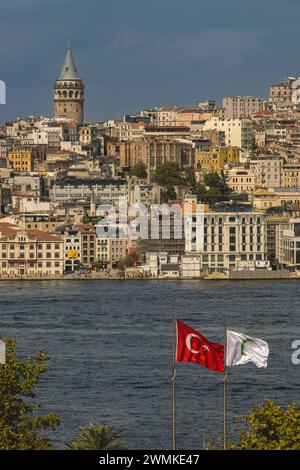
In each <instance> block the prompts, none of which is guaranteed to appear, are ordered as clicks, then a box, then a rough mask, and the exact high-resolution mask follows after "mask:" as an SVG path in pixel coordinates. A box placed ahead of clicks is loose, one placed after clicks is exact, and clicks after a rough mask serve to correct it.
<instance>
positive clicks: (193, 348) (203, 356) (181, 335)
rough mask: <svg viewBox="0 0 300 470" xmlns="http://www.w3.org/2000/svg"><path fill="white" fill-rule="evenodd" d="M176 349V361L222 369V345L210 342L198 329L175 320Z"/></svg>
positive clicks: (220, 370)
mask: <svg viewBox="0 0 300 470" xmlns="http://www.w3.org/2000/svg"><path fill="white" fill-rule="evenodd" d="M176 327H177V350H176V362H195V363H196V364H199V365H200V366H204V367H206V368H207V369H210V370H215V371H217V372H223V371H224V346H223V345H222V344H219V343H211V342H210V341H209V340H208V339H206V338H205V336H203V335H201V333H198V331H196V330H194V329H193V328H190V327H189V326H188V325H186V324H185V323H183V322H182V321H180V320H176Z"/></svg>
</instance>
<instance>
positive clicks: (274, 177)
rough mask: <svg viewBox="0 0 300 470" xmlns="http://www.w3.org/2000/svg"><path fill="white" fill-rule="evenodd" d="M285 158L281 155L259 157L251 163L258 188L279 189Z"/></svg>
mask: <svg viewBox="0 0 300 470" xmlns="http://www.w3.org/2000/svg"><path fill="white" fill-rule="evenodd" d="M284 163H285V158H284V157H282V156H280V155H258V156H257V157H256V158H255V159H251V161H250V169H251V170H253V171H254V173H255V182H256V186H257V187H258V188H278V187H280V186H281V184H282V169H283V165H284Z"/></svg>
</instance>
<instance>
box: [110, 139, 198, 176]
mask: <svg viewBox="0 0 300 470" xmlns="http://www.w3.org/2000/svg"><path fill="white" fill-rule="evenodd" d="M118 151H119V161H120V167H121V168H126V167H127V168H128V167H132V166H135V165H136V164H137V163H140V162H143V163H144V164H145V165H146V167H147V168H148V171H149V172H150V174H151V173H153V172H154V171H155V170H156V168H157V166H159V165H163V164H164V163H176V164H178V165H179V166H180V167H181V168H185V167H190V166H193V164H194V146H193V144H192V142H188V141H180V140H179V141H176V140H159V139H158V140H155V139H153V140H140V141H135V142H121V143H120V144H119V146H118Z"/></svg>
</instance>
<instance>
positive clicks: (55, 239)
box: [0, 224, 63, 277]
mask: <svg viewBox="0 0 300 470" xmlns="http://www.w3.org/2000/svg"><path fill="white" fill-rule="evenodd" d="M0 248H1V250H0V275H1V276H3V277H14V276H56V275H62V274H63V240H62V237H60V236H58V235H54V234H50V233H46V232H41V231H38V230H15V229H10V228H7V227H3V226H1V224H0Z"/></svg>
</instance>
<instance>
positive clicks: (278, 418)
mask: <svg viewBox="0 0 300 470" xmlns="http://www.w3.org/2000/svg"><path fill="white" fill-rule="evenodd" d="M242 421H243V422H245V423H247V424H248V430H242V431H241V432H240V435H239V441H238V442H237V443H235V444H231V445H230V446H229V448H230V449H232V450H299V449H300V406H299V405H295V404H289V405H287V406H286V407H281V406H279V405H277V404H275V403H274V402H273V401H271V400H268V401H267V402H266V403H265V404H264V405H262V406H257V407H255V408H254V409H253V410H252V411H251V413H250V414H249V415H248V416H244V417H243V418H242Z"/></svg>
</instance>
